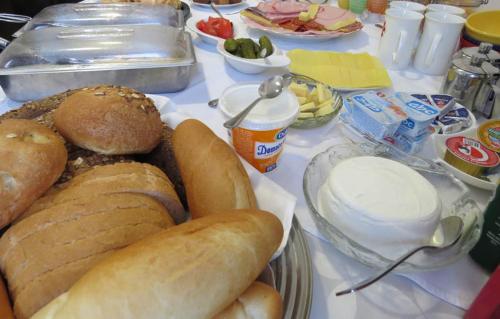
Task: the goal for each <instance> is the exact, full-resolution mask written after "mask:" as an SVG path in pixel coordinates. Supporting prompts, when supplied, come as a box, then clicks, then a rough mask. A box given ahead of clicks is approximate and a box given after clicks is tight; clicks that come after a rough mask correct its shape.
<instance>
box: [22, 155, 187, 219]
mask: <svg viewBox="0 0 500 319" xmlns="http://www.w3.org/2000/svg"><path fill="white" fill-rule="evenodd" d="M116 193H139V194H144V195H148V196H151V197H153V198H154V199H156V200H158V201H159V202H161V203H162V204H163V205H164V206H165V208H167V210H168V212H169V213H170V215H171V216H172V218H173V219H174V220H175V222H176V223H180V222H182V221H184V220H185V219H186V213H185V211H184V208H183V207H182V204H181V202H180V200H179V197H178V196H177V193H176V192H175V190H174V186H173V185H172V182H170V180H169V179H168V177H167V175H165V173H163V172H162V171H161V170H160V169H159V168H157V167H155V166H153V165H149V164H143V163H136V162H130V163H116V164H112V165H103V166H95V167H94V168H92V169H91V170H89V171H86V172H85V173H83V174H80V175H77V176H75V177H74V178H73V179H72V180H71V181H70V182H69V183H68V184H67V185H66V186H65V187H64V188H62V189H54V190H51V191H50V192H49V193H48V194H47V196H44V197H42V198H40V199H39V200H37V201H36V202H35V203H34V204H33V205H32V207H30V209H29V210H28V211H27V212H26V213H25V214H23V216H21V218H26V217H27V216H29V215H32V214H34V213H36V212H37V211H40V210H42V209H45V208H48V207H50V206H51V205H54V204H59V203H64V202H68V201H71V200H74V199H77V198H82V197H87V196H94V195H97V194H116Z"/></svg>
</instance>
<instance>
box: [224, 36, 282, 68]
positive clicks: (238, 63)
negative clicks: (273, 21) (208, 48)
mask: <svg viewBox="0 0 500 319" xmlns="http://www.w3.org/2000/svg"><path fill="white" fill-rule="evenodd" d="M217 51H218V52H219V53H220V54H221V55H222V56H224V59H225V60H226V62H227V63H228V64H229V65H230V66H232V67H233V68H234V69H236V70H238V71H240V72H242V73H247V74H256V73H261V72H264V71H265V70H267V69H269V68H284V67H287V66H288V65H289V64H290V59H289V58H288V57H287V56H286V55H284V54H281V51H280V50H279V49H278V48H277V47H276V46H275V45H273V44H272V43H271V41H270V40H269V38H268V37H267V36H262V37H260V38H259V39H258V40H253V39H250V38H238V39H227V40H225V41H219V43H218V44H217Z"/></svg>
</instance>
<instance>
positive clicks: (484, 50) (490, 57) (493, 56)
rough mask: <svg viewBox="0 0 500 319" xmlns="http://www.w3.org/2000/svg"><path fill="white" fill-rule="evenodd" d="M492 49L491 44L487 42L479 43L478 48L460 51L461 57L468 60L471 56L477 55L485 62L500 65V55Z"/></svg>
mask: <svg viewBox="0 0 500 319" xmlns="http://www.w3.org/2000/svg"><path fill="white" fill-rule="evenodd" d="M492 49H493V44H491V43H487V42H481V43H480V44H479V46H478V47H471V48H463V49H462V50H461V55H462V56H463V57H466V58H468V59H470V58H471V57H472V56H473V55H479V56H481V57H484V58H485V59H486V61H489V62H491V63H493V64H500V53H498V52H497V51H495V50H492Z"/></svg>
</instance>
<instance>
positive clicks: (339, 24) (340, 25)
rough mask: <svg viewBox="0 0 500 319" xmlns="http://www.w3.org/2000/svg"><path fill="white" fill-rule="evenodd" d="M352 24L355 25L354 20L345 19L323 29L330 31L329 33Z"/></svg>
mask: <svg viewBox="0 0 500 319" xmlns="http://www.w3.org/2000/svg"><path fill="white" fill-rule="evenodd" d="M353 23H356V18H347V19H344V20H340V21H337V22H335V23H334V24H330V25H327V26H326V27H325V29H327V30H330V31H335V30H338V29H341V28H344V27H347V26H348V25H351V24H353Z"/></svg>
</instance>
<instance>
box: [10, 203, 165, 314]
mask: <svg viewBox="0 0 500 319" xmlns="http://www.w3.org/2000/svg"><path fill="white" fill-rule="evenodd" d="M173 225H174V223H173V221H172V219H171V218H170V216H169V215H168V212H167V211H166V209H165V208H164V206H163V205H162V204H160V203H159V202H157V201H156V200H154V199H152V198H150V197H148V196H144V195H140V194H109V195H98V196H89V197H84V198H79V199H76V200H73V201H69V202H65V203H61V204H57V205H54V206H51V207H50V208H48V209H45V210H43V211H40V212H38V213H36V214H34V215H32V216H30V217H28V218H26V219H23V220H22V221H21V222H19V223H17V224H15V225H14V226H12V227H10V228H9V229H8V230H7V232H6V233H5V234H4V235H3V236H2V237H1V238H0V268H1V269H2V272H3V273H4V274H5V275H6V278H7V280H8V283H9V290H10V293H11V296H12V298H13V301H14V311H15V314H16V317H17V319H24V318H29V317H30V316H31V315H33V314H34V313H35V312H36V311H37V310H38V309H40V308H41V307H43V306H44V305H46V304H47V303H48V302H49V301H51V300H52V299H54V298H56V297H57V296H59V295H60V294H61V293H63V292H65V291H66V290H67V289H69V288H70V287H71V286H72V285H73V283H75V282H76V281H77V280H78V279H80V277H81V276H82V275H83V274H84V273H85V272H87V271H88V270H89V269H90V268H91V267H92V266H94V265H95V264H96V263H97V262H99V261H100V260H101V259H103V258H105V257H106V256H108V255H110V254H111V253H112V252H113V251H115V250H117V249H120V248H123V247H125V246H127V245H130V244H132V243H135V242H137V241H138V240H140V239H142V238H144V237H146V236H148V235H151V234H154V233H157V232H159V231H161V230H163V229H165V228H168V227H170V226H173Z"/></svg>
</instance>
